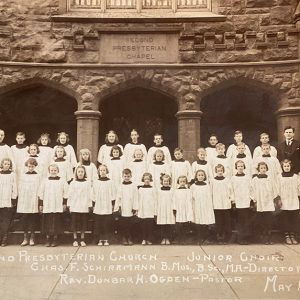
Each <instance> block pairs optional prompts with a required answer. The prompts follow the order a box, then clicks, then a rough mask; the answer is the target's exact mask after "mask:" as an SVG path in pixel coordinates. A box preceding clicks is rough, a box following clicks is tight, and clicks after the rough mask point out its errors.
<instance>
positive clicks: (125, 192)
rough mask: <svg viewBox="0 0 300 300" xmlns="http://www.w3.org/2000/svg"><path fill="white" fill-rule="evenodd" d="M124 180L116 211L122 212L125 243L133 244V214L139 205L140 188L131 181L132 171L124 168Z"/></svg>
mask: <svg viewBox="0 0 300 300" xmlns="http://www.w3.org/2000/svg"><path fill="white" fill-rule="evenodd" d="M122 175H123V182H122V183H121V184H120V186H119V188H118V191H117V196H116V204H115V209H114V210H115V211H119V212H120V214H121V219H120V234H121V236H122V243H123V245H129V246H131V245H133V242H132V233H131V232H132V225H133V220H132V218H133V215H134V213H135V211H134V207H137V201H138V190H137V187H136V185H135V184H133V182H132V181H131V176H132V174H131V171H130V170H129V169H124V170H123V172H122Z"/></svg>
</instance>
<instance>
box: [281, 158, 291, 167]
mask: <svg viewBox="0 0 300 300" xmlns="http://www.w3.org/2000/svg"><path fill="white" fill-rule="evenodd" d="M283 164H289V165H290V167H292V165H293V164H292V162H291V161H290V160H289V159H287V158H286V159H284V160H283V161H281V162H280V165H281V168H282V167H283Z"/></svg>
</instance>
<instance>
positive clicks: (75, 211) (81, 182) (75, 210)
mask: <svg viewBox="0 0 300 300" xmlns="http://www.w3.org/2000/svg"><path fill="white" fill-rule="evenodd" d="M67 206H68V207H69V210H70V213H71V229H72V232H73V246H74V247H78V246H79V245H80V246H82V247H85V246H86V243H85V240H84V239H85V232H86V230H87V224H88V217H89V212H91V211H92V207H93V191H92V187H91V183H90V182H89V181H88V180H86V169H85V167H84V166H78V167H76V169H75V178H74V180H73V181H72V182H71V183H70V186H69V192H68V201H67ZM78 232H80V241H79V240H78V235H77V233H78Z"/></svg>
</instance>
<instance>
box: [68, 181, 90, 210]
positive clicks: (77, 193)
mask: <svg viewBox="0 0 300 300" xmlns="http://www.w3.org/2000/svg"><path fill="white" fill-rule="evenodd" d="M92 200H93V195H92V187H91V184H90V182H89V181H88V180H84V181H79V180H73V181H72V182H71V183H70V186H69V191H68V201H67V206H69V207H70V212H71V213H72V212H76V213H88V212H89V207H92V206H93V202H92Z"/></svg>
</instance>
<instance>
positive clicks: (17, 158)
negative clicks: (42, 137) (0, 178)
mask: <svg viewBox="0 0 300 300" xmlns="http://www.w3.org/2000/svg"><path fill="white" fill-rule="evenodd" d="M22 146H23V145H22ZM11 152H12V156H13V161H14V162H15V166H13V169H14V170H15V171H16V176H17V181H18V180H19V178H20V176H21V174H22V172H23V170H24V166H25V161H26V159H27V158H28V155H29V154H28V146H25V145H24V146H23V147H22V148H18V147H17V146H16V145H13V146H11Z"/></svg>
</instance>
